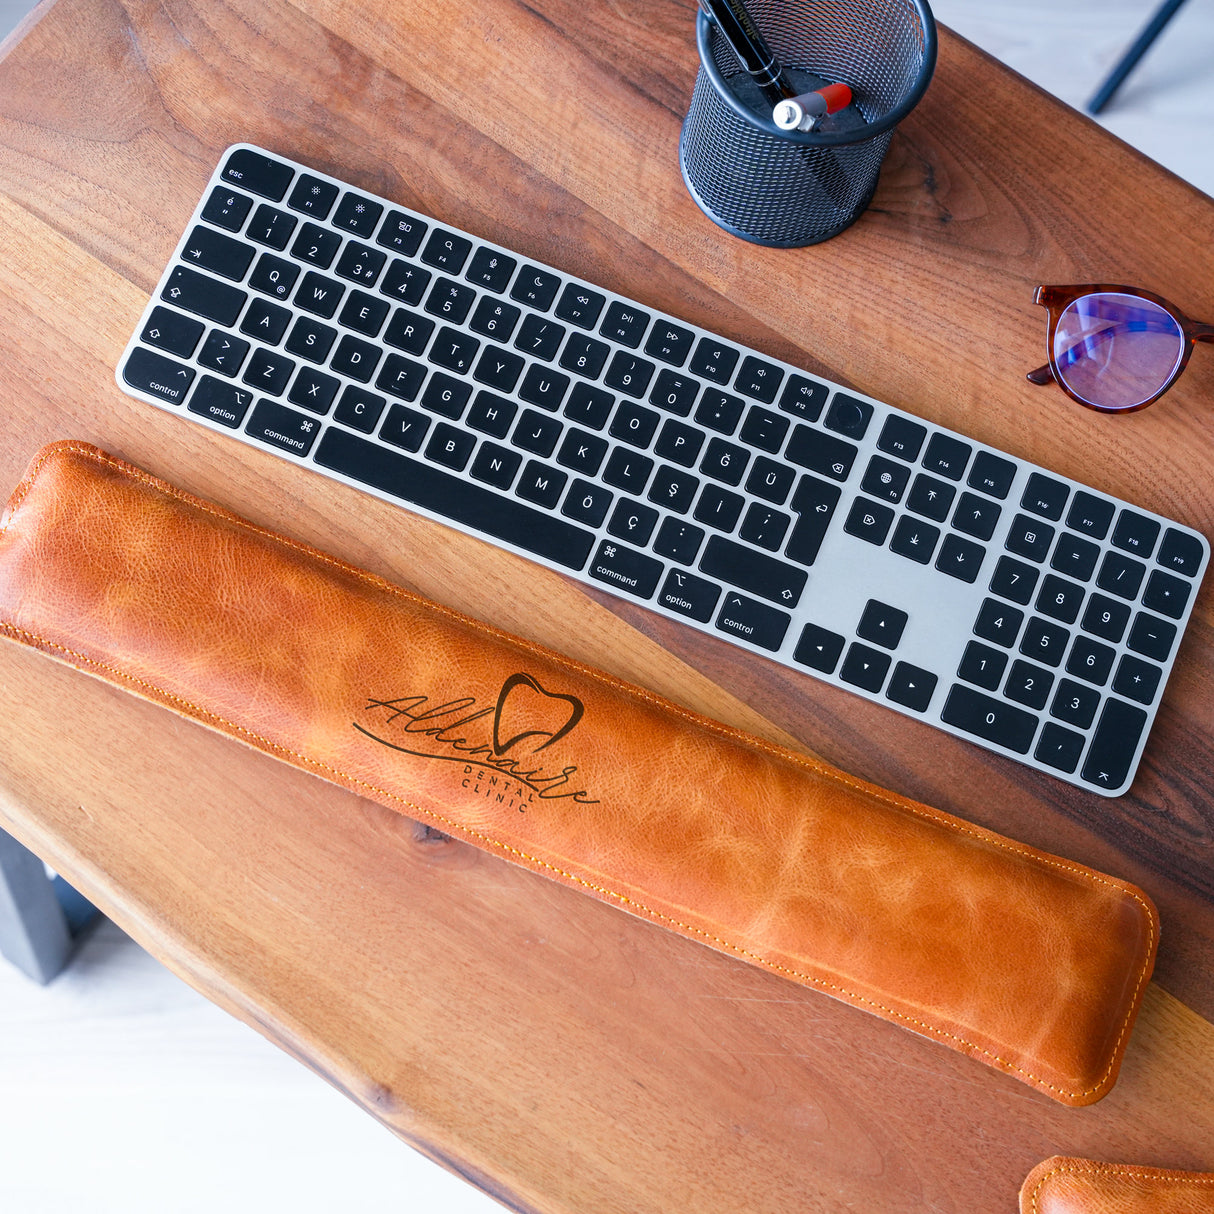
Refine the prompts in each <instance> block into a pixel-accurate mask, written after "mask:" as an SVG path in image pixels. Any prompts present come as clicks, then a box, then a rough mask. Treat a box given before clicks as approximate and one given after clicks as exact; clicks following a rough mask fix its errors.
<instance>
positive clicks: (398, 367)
mask: <svg viewBox="0 0 1214 1214" xmlns="http://www.w3.org/2000/svg"><path fill="white" fill-rule="evenodd" d="M425 378H426V368H425V365H424V364H422V363H417V362H414V361H413V359H411V358H405V357H404V356H403V355H401V354H389V355H388V357H387V358H385V359H384V365H383V366H382V367H381V368H380V372H379V375H377V376H376V378H375V386H376V387H377V388H378V389H379V390H380V391H381V392H389V393H391V394H392V395H393V396H397V397H399V398H400V399H401V400H414V399H416V397H417V394H418V392H419V391H421V386H422V381H423V380H424V379H425Z"/></svg>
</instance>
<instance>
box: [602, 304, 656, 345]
mask: <svg viewBox="0 0 1214 1214" xmlns="http://www.w3.org/2000/svg"><path fill="white" fill-rule="evenodd" d="M649 319H650V318H649V313H648V312H644V311H642V310H641V309H640V308H638V307H635V306H633V305H632V304H626V303H621V302H620V301H619V300H618V299H617V300H615V301H614V302H613V303H611V304H609V305H608V307H607V315H606V316H604V317H603V323H602V324H601V325H600V326H599V332H600V333H601V334H602V335H603V336H604V337H606V338H608V339H609V340H610V341H616V342H619V343H620V345H621V346H627V347H628V348H629V349H630V350H635V349H636V348H637V347H638V346H639V345H640V344H641V338H642V337H644V336H645V330H646V329H647V328H648V327H649Z"/></svg>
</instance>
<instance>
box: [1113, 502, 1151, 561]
mask: <svg viewBox="0 0 1214 1214" xmlns="http://www.w3.org/2000/svg"><path fill="white" fill-rule="evenodd" d="M1159 530H1160V527H1159V524H1158V523H1157V522H1156V521H1155V520H1154V519H1153V518H1147V517H1145V516H1144V515H1141V514H1137V513H1135V511H1133V510H1122V512H1121V513H1120V514H1119V515H1118V516H1117V525H1116V526H1115V527H1114V528H1113V546H1114V547H1115V548H1121V549H1123V550H1124V551H1126V552H1132V553H1133V554H1134V555H1135V556H1140V557H1142V558H1143V559H1144V560H1145V559H1146V558H1147V557H1149V556H1150V555H1151V553H1152V552H1154V551H1155V541H1156V540H1157V539H1158V538H1159Z"/></svg>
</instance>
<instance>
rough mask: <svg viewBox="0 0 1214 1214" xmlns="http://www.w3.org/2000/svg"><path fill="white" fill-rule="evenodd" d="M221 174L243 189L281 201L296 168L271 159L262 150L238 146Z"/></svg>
mask: <svg viewBox="0 0 1214 1214" xmlns="http://www.w3.org/2000/svg"><path fill="white" fill-rule="evenodd" d="M220 176H221V177H222V178H223V179H224V181H230V182H231V183H232V184H233V185H238V186H240V187H241V188H242V189H246V190H252V191H253V193H254V194H260V195H261V196H262V197H263V198H269V199H272V200H273V201H274V202H279V201H281V199H282V196H283V195H284V194H285V193H286V192H287V186H289V185H290V184H291V178H292V177H294V176H295V170H294V169H293V168H291V167H290V165H286V164H283V163H281V162H280V161H278V160H271V159H270V157H269V156H264V155H262V153H261V152H254V151H252V150H251V149H249V148H237V149H236V151H234V152H233V153H232V154H231V155H230V156H229V157H228V162H227V164H225V165H224V166H223V172H222V173H221V174H220Z"/></svg>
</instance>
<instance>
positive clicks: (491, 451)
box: [470, 443, 610, 522]
mask: <svg viewBox="0 0 1214 1214" xmlns="http://www.w3.org/2000/svg"><path fill="white" fill-rule="evenodd" d="M522 463H523V457H522V456H521V455H519V453H518V452H517V451H511V450H509V449H508V448H506V447H499V446H498V445H497V443H481V445H480V448H479V450H478V451H477V453H476V458H475V459H474V460H473V461H472V467H471V469H470V475H472V476H474V477H475V478H476V479H477V480H478V481H484V483H485V484H486V485H493V486H494V488H496V489H509V488H510V486H511V485H512V484H513V483H514V477H515V474H516V473H517V472H518V470H519V468H520V467H521V466H522ZM603 492H604V493H606V492H607V491H606V490H605V489H604V490H603ZM608 496H610V495H608ZM566 513H567V514H568V511H566ZM580 521H581V522H588V521H589V520H588V519H581V520H580ZM599 521H601V520H599Z"/></svg>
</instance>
